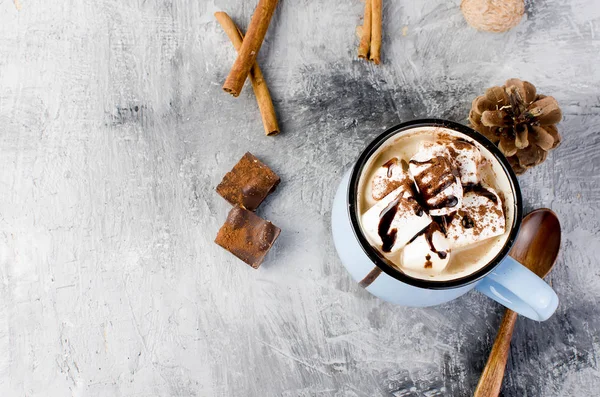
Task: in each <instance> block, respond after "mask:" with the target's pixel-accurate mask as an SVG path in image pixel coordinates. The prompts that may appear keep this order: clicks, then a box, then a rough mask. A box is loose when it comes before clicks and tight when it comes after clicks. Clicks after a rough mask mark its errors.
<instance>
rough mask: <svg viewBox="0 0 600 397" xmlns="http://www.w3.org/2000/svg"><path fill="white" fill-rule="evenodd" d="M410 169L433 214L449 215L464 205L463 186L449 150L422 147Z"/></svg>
mask: <svg viewBox="0 0 600 397" xmlns="http://www.w3.org/2000/svg"><path fill="white" fill-rule="evenodd" d="M409 168H410V172H411V174H412V176H413V179H414V181H415V183H416V184H417V188H418V189H419V193H420V195H421V197H422V198H423V200H424V201H425V203H426V204H427V207H428V209H429V214H431V215H433V216H440V215H448V214H450V213H451V212H454V211H456V210H457V209H459V208H460V207H461V205H462V198H463V197H462V196H463V189H462V185H461V183H460V177H459V173H458V170H457V168H456V164H455V163H454V161H453V160H452V157H450V153H449V152H448V149H446V148H444V147H440V146H439V145H432V146H429V147H422V148H421V150H419V151H418V152H417V153H416V154H415V155H414V156H413V157H412V158H411V159H410V163H409Z"/></svg>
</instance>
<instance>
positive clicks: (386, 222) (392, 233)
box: [377, 197, 400, 252]
mask: <svg viewBox="0 0 600 397" xmlns="http://www.w3.org/2000/svg"><path fill="white" fill-rule="evenodd" d="M399 203H400V197H397V198H396V199H395V200H394V201H392V202H391V203H390V204H389V205H388V206H387V207H386V208H385V209H384V210H383V211H381V213H380V214H379V226H378V228H377V233H378V234H379V237H380V238H381V241H382V243H383V244H382V246H381V250H382V251H383V252H390V251H391V250H392V247H393V246H394V243H395V242H396V235H397V234H398V230H397V229H391V230H390V227H391V226H392V221H393V220H394V217H395V216H396V213H397V212H398V204H399Z"/></svg>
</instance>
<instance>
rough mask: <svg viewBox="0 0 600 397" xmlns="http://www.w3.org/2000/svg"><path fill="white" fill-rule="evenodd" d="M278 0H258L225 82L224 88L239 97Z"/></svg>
mask: <svg viewBox="0 0 600 397" xmlns="http://www.w3.org/2000/svg"><path fill="white" fill-rule="evenodd" d="M276 6H277V0H258V5H257V6H256V9H255V10H254V14H253V15H252V19H251V20H250V26H248V31H247V32H246V38H245V39H244V42H243V43H242V46H241V48H240V50H239V52H238V56H237V59H236V60H235V63H234V64H233V66H232V67H231V71H230V72H229V76H227V79H226V80H225V84H223V90H225V92H228V93H230V94H231V95H233V96H235V97H237V96H238V95H240V92H241V91H242V87H243V86H244V82H245V81H246V77H248V74H249V73H250V69H251V68H252V65H254V62H255V61H256V56H257V55H258V51H259V50H260V47H261V45H262V42H263V40H264V38H265V35H266V34H267V29H268V28H269V23H270V22H271V17H272V16H273V13H274V12H275V7H276Z"/></svg>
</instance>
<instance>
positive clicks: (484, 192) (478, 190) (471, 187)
mask: <svg viewBox="0 0 600 397" xmlns="http://www.w3.org/2000/svg"><path fill="white" fill-rule="evenodd" d="M463 191H464V192H465V193H470V192H473V193H475V194H478V195H480V196H483V197H485V198H487V199H488V200H491V201H492V202H493V203H494V204H498V197H496V195H495V194H494V193H492V192H490V191H489V190H488V189H486V188H484V187H483V186H481V184H480V183H476V184H475V183H469V184H466V185H464V186H463Z"/></svg>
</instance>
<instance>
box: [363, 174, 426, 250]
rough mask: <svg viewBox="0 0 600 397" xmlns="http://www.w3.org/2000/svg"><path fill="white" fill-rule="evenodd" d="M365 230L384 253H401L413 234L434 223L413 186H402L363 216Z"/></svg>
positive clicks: (372, 241)
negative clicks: (420, 203)
mask: <svg viewBox="0 0 600 397" xmlns="http://www.w3.org/2000/svg"><path fill="white" fill-rule="evenodd" d="M361 221H362V229H363V232H364V233H365V235H366V236H367V238H368V239H369V240H370V241H371V244H373V245H374V246H375V247H376V248H377V249H379V250H380V251H381V252H383V253H385V254H388V253H389V254H392V253H395V252H398V251H399V250H400V249H401V248H402V247H404V246H405V245H406V244H407V243H408V242H409V241H410V240H411V239H412V238H413V237H414V236H416V235H417V233H419V232H420V231H421V230H423V229H424V228H425V227H426V226H427V225H429V224H430V223H431V218H430V217H429V215H428V214H427V213H426V212H425V211H424V210H423V208H421V206H420V205H419V204H418V202H417V201H416V200H415V198H414V197H413V194H412V189H410V186H406V185H403V186H400V187H399V188H397V189H396V190H394V191H393V192H391V193H390V194H388V195H387V196H385V197H384V198H383V199H382V200H380V201H378V202H377V204H375V205H374V206H373V207H371V208H370V209H369V210H368V211H367V212H365V213H364V214H363V215H362V217H361Z"/></svg>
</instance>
